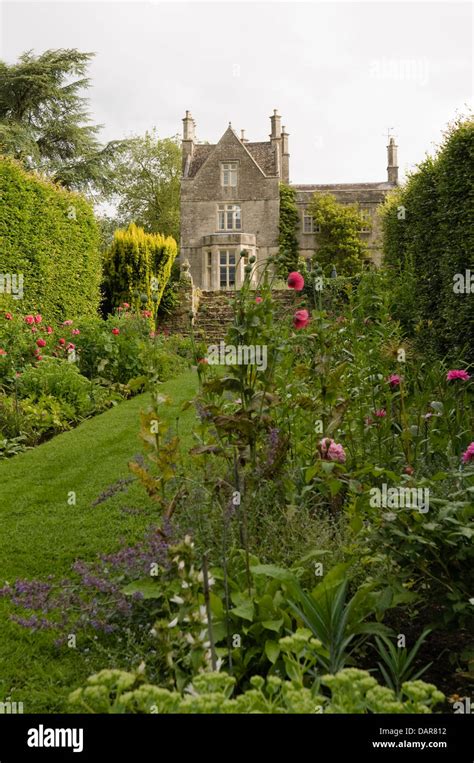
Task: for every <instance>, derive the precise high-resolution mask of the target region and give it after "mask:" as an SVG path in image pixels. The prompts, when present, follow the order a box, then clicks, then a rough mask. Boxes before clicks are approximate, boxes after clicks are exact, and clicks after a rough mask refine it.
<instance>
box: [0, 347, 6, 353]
mask: <svg viewBox="0 0 474 763" xmlns="http://www.w3.org/2000/svg"><path fill="white" fill-rule="evenodd" d="M6 354H7V353H6V350H4V349H3V348H2V347H0V355H6Z"/></svg>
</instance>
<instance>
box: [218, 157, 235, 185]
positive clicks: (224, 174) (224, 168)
mask: <svg viewBox="0 0 474 763" xmlns="http://www.w3.org/2000/svg"><path fill="white" fill-rule="evenodd" d="M221 185H222V186H224V188H235V187H236V186H237V162H222V164H221Z"/></svg>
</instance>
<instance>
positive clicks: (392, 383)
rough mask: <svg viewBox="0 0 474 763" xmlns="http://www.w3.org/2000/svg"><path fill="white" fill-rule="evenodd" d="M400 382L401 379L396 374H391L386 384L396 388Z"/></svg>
mask: <svg viewBox="0 0 474 763" xmlns="http://www.w3.org/2000/svg"><path fill="white" fill-rule="evenodd" d="M400 382H401V378H400V376H399V375H398V374H391V376H389V377H388V383H389V384H390V386H391V387H398V386H399V385H400Z"/></svg>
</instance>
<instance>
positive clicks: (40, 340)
mask: <svg viewBox="0 0 474 763" xmlns="http://www.w3.org/2000/svg"><path fill="white" fill-rule="evenodd" d="M36 344H37V345H38V347H46V342H45V340H44V339H37V340H36Z"/></svg>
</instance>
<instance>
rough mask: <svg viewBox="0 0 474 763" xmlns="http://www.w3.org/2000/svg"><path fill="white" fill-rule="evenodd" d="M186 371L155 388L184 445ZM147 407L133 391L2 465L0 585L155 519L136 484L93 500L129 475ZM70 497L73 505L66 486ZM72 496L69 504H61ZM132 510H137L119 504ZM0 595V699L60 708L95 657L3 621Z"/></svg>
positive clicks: (111, 546) (191, 389) (88, 553)
mask: <svg viewBox="0 0 474 763" xmlns="http://www.w3.org/2000/svg"><path fill="white" fill-rule="evenodd" d="M196 387H197V384H196V375H195V373H194V372H188V373H185V374H183V375H182V376H179V377H178V378H176V379H173V380H172V381H169V382H166V383H165V384H163V385H162V387H161V390H162V392H163V393H164V394H166V395H168V396H169V397H170V399H171V404H170V405H169V406H164V407H163V408H162V413H163V417H164V418H166V419H167V420H168V421H169V423H170V425H171V426H173V427H176V426H177V427H178V432H179V435H180V437H181V439H182V442H183V446H184V447H186V446H187V445H190V444H191V439H192V434H191V433H192V428H193V424H194V422H195V412H194V409H193V408H192V407H191V408H189V409H188V410H186V411H184V412H182V411H181V410H180V408H181V403H182V402H183V401H184V400H187V399H189V398H190V397H192V396H193V395H194V394H195V391H196ZM148 404H149V397H148V395H140V396H138V397H135V398H133V399H132V400H129V401H126V402H123V403H121V404H119V405H118V406H117V407H115V408H113V409H111V410H109V411H107V412H106V413H103V414H102V415H100V416H97V417H95V418H93V419H89V420H87V421H85V422H83V423H82V424H80V425H79V426H78V427H77V428H76V429H74V430H72V431H70V432H66V433H64V434H61V435H58V436H57V437H55V438H54V439H53V440H50V441H49V442H47V443H44V444H43V445H40V446H39V447H38V448H35V449H34V450H31V451H27V452H25V453H22V454H20V455H18V456H15V458H13V459H11V460H8V461H1V462H0V522H1V533H0V559H1V571H0V585H2V584H4V583H5V582H6V581H8V582H13V581H14V580H15V579H17V578H27V579H32V578H39V579H44V578H45V577H46V576H48V575H54V576H62V575H64V574H65V573H67V572H68V570H69V569H70V566H71V564H72V563H73V562H74V561H75V560H76V559H78V558H80V559H85V560H91V559H93V558H94V557H95V556H96V554H97V553H101V552H109V551H113V550H115V549H117V548H118V547H119V546H120V545H121V542H122V541H123V540H125V541H127V542H133V540H135V539H136V538H137V537H138V536H139V534H140V532H141V531H143V529H144V528H145V527H147V526H148V525H149V524H150V522H151V521H152V517H153V511H154V509H153V506H152V504H151V501H150V500H149V499H148V498H147V496H146V495H145V493H144V491H143V489H141V488H140V487H139V485H138V484H136V483H135V484H131V485H130V486H128V487H127V490H126V491H125V492H119V493H116V494H115V495H114V496H113V497H112V498H110V499H108V500H107V501H105V502H103V503H100V504H98V505H96V506H93V505H92V504H93V502H94V501H95V500H96V499H97V498H98V497H99V496H100V494H101V493H102V492H103V491H105V490H106V489H107V488H108V487H110V486H111V485H113V484H114V483H116V482H117V480H119V479H122V478H126V477H128V476H130V472H129V471H128V467H127V463H128V461H129V460H130V459H131V458H132V457H133V456H134V455H135V454H137V453H140V452H143V449H142V446H141V443H140V439H139V436H138V431H139V413H140V410H143V409H144V408H146V406H147V405H148ZM72 491H74V493H75V496H76V503H75V505H71V499H70V496H71V492H72ZM68 499H69V501H68ZM127 507H132V508H135V509H136V508H139V509H142V511H141V512H140V513H138V514H131V513H127V512H126V511H124V509H126V508H127ZM11 611H12V608H11V605H10V604H9V602H7V601H5V600H2V599H0V643H1V652H2V666H1V667H0V702H1V701H4V700H5V699H6V698H7V697H11V699H12V700H16V701H17V702H19V701H22V702H23V704H24V711H25V712H61V711H63V712H64V711H65V710H66V709H67V708H66V705H65V699H66V697H67V695H68V693H69V691H70V689H71V688H72V687H75V686H77V685H79V684H80V683H81V681H82V680H83V679H84V678H85V677H86V676H87V675H89V674H90V673H91V672H92V665H93V666H94V669H95V668H96V664H95V663H96V660H95V658H94V655H91V656H89V655H87V654H84V653H83V652H81V649H80V644H79V641H78V648H77V649H70V648H68V647H63V648H62V649H57V648H55V647H54V646H53V645H52V641H53V639H52V637H51V635H50V634H45V633H31V632H29V631H26V630H25V629H23V628H21V627H20V626H18V625H16V624H15V623H12V622H11V621H10V620H9V619H8V615H9V613H10V612H11Z"/></svg>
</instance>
